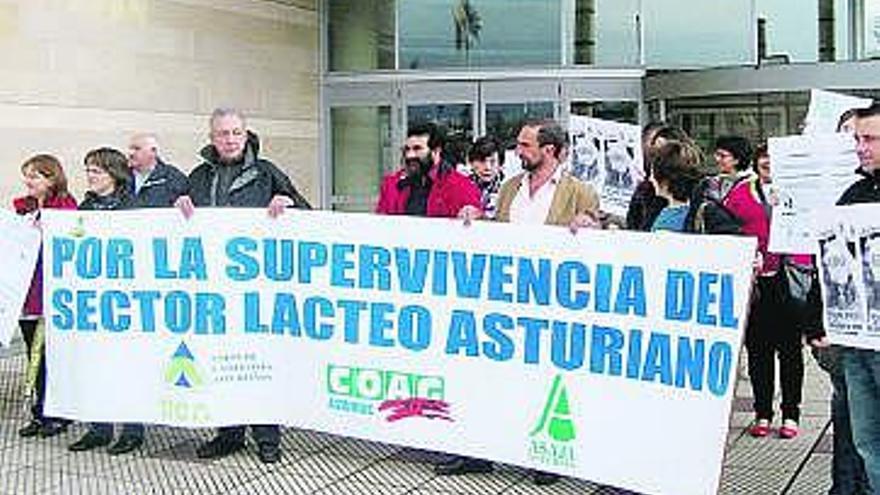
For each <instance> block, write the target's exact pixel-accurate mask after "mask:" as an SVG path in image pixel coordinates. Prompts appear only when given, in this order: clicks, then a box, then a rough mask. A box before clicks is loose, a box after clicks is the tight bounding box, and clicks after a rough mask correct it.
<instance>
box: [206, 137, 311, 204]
mask: <svg viewBox="0 0 880 495" xmlns="http://www.w3.org/2000/svg"><path fill="white" fill-rule="evenodd" d="M259 152H260V141H259V138H258V137H257V135H256V134H254V133H252V132H250V131H248V138H247V144H245V149H244V157H243V159H242V162H241V163H240V164H237V165H224V164H221V163H220V159H219V155H218V154H217V150H216V149H215V148H214V146H213V145H208V146H205V147H204V148H203V149H202V151H201V156H202V158H203V159H204V160H205V161H204V162H203V163H202V164H201V165H199V166H197V167H196V168H195V169H193V171H192V173H190V174H189V186H190V190H189V196H190V197H191V198H192V201H193V204H195V206H233V207H251V208H263V207H266V206H268V205H269V203H270V202H271V201H272V198H273V197H274V196H277V195H281V196H287V197H289V198H290V199H291V200H293V204H294V207H296V208H305V209H311V206H310V205H309V203H308V201H306V199H305V198H304V197H303V196H302V195H301V194H300V193H299V192H298V191H297V190H296V188H295V187H294V186H293V183H291V182H290V179H289V178H288V177H287V175H285V174H284V172H282V171H281V170H280V169H279V168H278V167H276V166H275V165H274V164H273V163H272V162H270V161H269V160H264V159H262V158H259ZM226 166H237V167H238V168H239V170H238V172H237V174H236V175H235V177H234V178H233V179H232V180H231V181H230V183H229V186H228V188H227V189H226V190H225V191H219V190H218V187H220V186H221V184H220V178H219V174H218V169H219V167H226Z"/></svg>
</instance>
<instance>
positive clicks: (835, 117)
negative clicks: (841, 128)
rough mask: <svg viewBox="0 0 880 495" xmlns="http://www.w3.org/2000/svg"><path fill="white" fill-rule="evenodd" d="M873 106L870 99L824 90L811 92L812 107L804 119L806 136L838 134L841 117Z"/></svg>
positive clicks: (812, 90)
mask: <svg viewBox="0 0 880 495" xmlns="http://www.w3.org/2000/svg"><path fill="white" fill-rule="evenodd" d="M869 106H871V99H870V98H859V97H858V96H850V95H846V94H842V93H834V92H832V91H825V90H822V89H811V90H810V107H809V108H808V109H807V116H806V117H805V118H804V134H822V133H833V132H837V131H838V129H837V124H838V123H839V122H840V116H841V115H843V114H844V113H845V112H846V111H847V110H851V109H853V108H867V107H869Z"/></svg>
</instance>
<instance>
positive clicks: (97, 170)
mask: <svg viewBox="0 0 880 495" xmlns="http://www.w3.org/2000/svg"><path fill="white" fill-rule="evenodd" d="M86 174H88V175H107V171H106V170H104V169H103V168H101V167H86Z"/></svg>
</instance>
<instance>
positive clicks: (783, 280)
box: [777, 256, 819, 316]
mask: <svg viewBox="0 0 880 495" xmlns="http://www.w3.org/2000/svg"><path fill="white" fill-rule="evenodd" d="M777 276H778V277H779V282H780V285H781V286H782V288H783V290H784V294H783V296H784V298H785V299H784V301H785V306H786V310H787V311H788V313H789V314H790V315H793V316H801V315H803V314H805V313H806V312H807V309H808V308H809V306H810V302H811V301H809V294H810V290H811V289H812V288H813V284H816V283H818V282H819V280H818V272H817V270H816V267H814V266H812V265H802V264H799V263H795V262H794V261H793V260H792V259H791V258H789V257H787V256H783V257H782V259H781V260H780V264H779V271H778V272H777Z"/></svg>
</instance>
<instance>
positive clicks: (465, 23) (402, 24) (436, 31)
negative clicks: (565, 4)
mask: <svg viewBox="0 0 880 495" xmlns="http://www.w3.org/2000/svg"><path fill="white" fill-rule="evenodd" d="M561 3H562V2H561V0H484V1H476V0H418V1H400V2H397V8H398V19H399V31H398V32H399V43H400V68H401V69H426V68H433V69H436V68H448V67H491V66H536V65H538V66H542V65H544V66H546V65H559V64H560V63H561V62H562V59H561V57H562V51H561V48H562V34H561V24H562V11H561Z"/></svg>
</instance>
